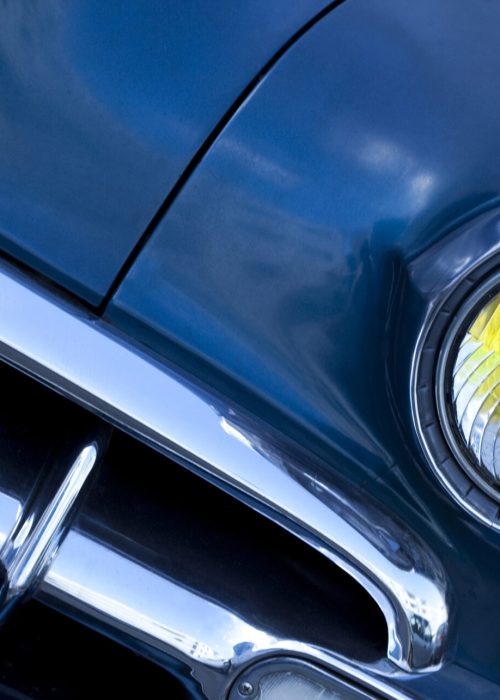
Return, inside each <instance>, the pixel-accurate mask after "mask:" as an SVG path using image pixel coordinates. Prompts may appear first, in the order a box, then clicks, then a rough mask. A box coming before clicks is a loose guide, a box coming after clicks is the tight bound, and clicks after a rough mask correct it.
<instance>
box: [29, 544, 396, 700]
mask: <svg viewBox="0 0 500 700" xmlns="http://www.w3.org/2000/svg"><path fill="white" fill-rule="evenodd" d="M39 596H40V597H41V599H42V600H45V601H47V602H49V603H52V604H56V606H58V607H60V606H61V604H62V605H63V607H67V608H68V609H69V610H70V611H71V612H72V613H73V614H75V613H76V615H77V616H78V617H82V618H83V619H86V620H88V621H91V622H94V623H97V624H98V625H99V626H100V627H101V628H103V629H104V630H105V631H108V632H109V633H111V634H113V633H114V632H115V631H116V630H119V631H120V633H121V634H125V635H126V636H127V638H128V639H129V640H132V641H131V642H130V645H131V646H132V647H134V646H135V648H137V649H138V650H143V649H144V647H145V646H146V647H147V649H148V650H149V651H148V655H149V656H152V657H153V658H156V659H157V660H159V661H160V663H161V659H162V658H164V657H165V656H168V657H174V658H177V659H179V660H180V661H182V662H183V663H185V664H186V665H187V666H188V667H189V668H191V670H192V674H193V677H194V678H195V679H196V680H197V681H198V682H199V683H200V685H201V687H202V688H203V692H204V694H205V695H206V697H207V698H210V700H220V698H222V697H226V693H227V691H228V689H229V688H230V687H231V685H232V683H233V681H234V679H235V677H237V676H238V674H239V673H240V672H241V670H242V669H243V668H246V667H247V665H248V664H249V663H251V662H255V661H257V660H259V659H262V658H267V657H268V656H269V655H272V656H280V655H283V654H284V653H285V654H286V653H288V654H294V655H297V656H300V657H301V658H303V659H314V660H316V661H318V662H320V663H321V664H322V665H323V666H324V667H327V668H329V669H333V670H334V671H337V672H339V673H341V674H342V675H343V676H347V677H350V678H353V679H356V681H357V682H358V683H359V682H362V683H363V684H365V685H366V686H367V687H368V688H371V689H373V690H374V691H376V692H377V697H379V693H381V694H382V695H383V697H390V698H393V699H394V700H404V698H406V696H405V695H404V694H403V693H402V692H400V691H398V690H397V689H395V688H393V687H391V686H390V685H389V683H388V682H387V680H386V679H385V678H383V677H378V676H377V673H380V674H381V675H382V676H388V677H389V678H390V677H391V674H392V669H391V668H389V664H388V663H387V662H385V665H384V663H381V664H380V668H379V669H377V668H376V667H370V666H365V667H361V666H355V665H354V664H352V663H350V662H349V661H347V660H346V659H343V658H342V657H339V656H336V655H334V654H332V653H331V652H329V651H327V650H325V649H321V648H319V647H315V646H311V645H308V644H306V643H303V642H300V641H297V640H289V639H286V638H282V637H280V636H279V635H278V634H277V633H276V632H274V631H269V630H265V629H261V628H258V627H256V626H255V625H253V624H250V623H249V622H247V621H246V620H244V619H243V618H242V617H241V616H240V614H238V612H235V611H233V610H229V609H226V608H225V607H223V606H222V605H220V604H218V603H217V602H214V601H212V600H209V599H207V598H205V597H203V596H201V595H199V594H198V593H196V592H195V591H193V590H190V589H188V588H187V587H184V586H183V585H182V584H180V583H179V582H177V581H173V580H172V579H170V578H168V577H167V576H165V575H164V574H162V572H161V570H152V569H150V568H148V567H146V566H143V565H142V564H140V563H139V562H137V561H136V560H134V559H133V558H132V557H131V556H129V555H128V553H127V552H126V551H122V550H121V549H120V548H116V547H114V546H112V545H111V544H110V543H105V542H103V541H97V540H95V539H93V538H92V537H91V536H89V535H88V534H86V533H85V532H77V531H75V530H72V531H71V532H70V533H69V534H68V535H67V537H66V539H65V541H64V543H63V545H62V546H61V549H60V551H59V553H58V555H57V558H56V559H55V560H54V562H53V564H52V566H51V568H50V569H49V571H48V572H47V575H46V577H45V580H44V581H43V583H42V584H41V588H40V591H39ZM134 642H135V644H134Z"/></svg>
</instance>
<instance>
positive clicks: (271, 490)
mask: <svg viewBox="0 0 500 700" xmlns="http://www.w3.org/2000/svg"><path fill="white" fill-rule="evenodd" d="M0 356H1V357H3V358H4V359H5V360H7V361H8V362H10V363H12V364H14V365H16V366H18V367H20V368H22V369H23V370H24V371H27V372H28V373H30V374H33V375H35V376H37V377H38V378H40V379H41V380H42V381H44V382H46V383H47V384H49V385H51V386H54V387H55V388H57V389H58V390H59V391H60V392H62V393H64V394H66V395H68V396H70V397H72V398H74V399H75V400H76V401H78V402H80V403H82V404H84V405H87V406H90V407H91V408H92V409H93V410H94V411H96V412H98V413H100V414H101V415H105V416H106V417H107V418H108V419H109V420H110V421H111V422H113V423H115V424H116V425H119V426H122V427H123V428H125V429H126V430H127V431H128V432H130V433H132V434H133V435H135V436H137V437H139V438H141V439H143V440H144V441H145V442H147V443H149V444H150V445H152V446H154V447H155V448H156V449H158V450H160V451H163V452H165V453H167V454H170V455H175V456H177V457H178V458H180V459H181V461H182V462H183V463H184V464H186V465H187V466H189V467H190V468H193V469H195V470H197V471H199V472H204V473H206V474H207V475H209V477H211V478H215V479H216V480H218V481H219V482H225V483H226V484H228V485H230V486H231V487H233V488H236V489H238V490H239V491H240V492H242V493H244V494H245V495H246V496H247V497H250V498H251V499H252V502H253V504H254V506H255V507H257V508H259V509H261V510H262V511H263V512H264V513H265V514H266V515H270V516H271V517H273V518H274V519H276V520H277V521H278V522H279V523H280V524H281V525H283V526H284V527H286V528H287V529H289V530H290V531H293V532H294V533H295V534H296V535H297V536H298V537H300V538H302V539H303V540H305V541H307V542H308V543H309V544H311V545H312V546H314V547H315V548H317V549H318V550H319V551H320V552H321V553H322V554H324V555H325V556H326V557H327V558H329V559H330V560H331V561H333V562H335V563H336V564H338V565H339V566H341V567H342V568H343V569H344V570H346V571H347V572H348V573H349V574H351V575H352V576H353V577H354V578H355V579H356V580H357V581H358V582H359V583H361V585H363V586H364V587H365V588H366V589H367V590H368V592H369V593H370V594H371V595H372V596H373V597H374V598H375V599H376V601H377V602H378V604H379V605H380V607H381V609H382V611H383V613H384V615H385V618H386V621H387V626H388V632H389V635H388V637H389V643H388V649H387V656H388V659H389V660H390V661H391V662H393V663H394V664H395V665H396V666H397V667H399V668H400V669H404V670H407V671H412V672H417V671H431V670H436V669H438V668H440V666H441V665H442V663H443V658H444V654H445V652H446V649H447V645H448V634H449V605H450V603H449V590H448V583H447V579H446V576H445V574H444V572H443V570H442V567H441V566H440V564H439V562H438V561H437V560H436V558H435V557H434V556H433V555H432V553H431V552H430V551H429V550H428V549H427V547H426V546H425V545H424V544H423V543H422V542H421V541H419V540H418V539H417V538H416V537H414V536H413V535H412V534H411V533H410V532H408V531H407V529H406V528H404V527H403V526H401V525H400V524H398V523H397V522H396V521H395V520H394V519H393V518H392V517H390V516H389V515H388V514H386V513H384V511H383V508H382V507H381V506H379V505H378V504H376V503H373V502H372V501H371V500H370V498H369V497H368V496H367V494H366V493H359V494H356V493H354V491H353V490H352V489H351V488H350V487H346V485H345V484H342V483H340V481H338V480H337V477H336V476H335V473H334V471H333V470H331V469H328V468H325V466H324V465H322V464H320V463H317V462H315V460H313V459H312V457H310V456H309V455H303V454H301V453H300V451H299V449H298V448H296V447H291V446H290V445H289V444H288V443H286V441H284V439H283V438H281V437H277V436H276V435H274V434H273V433H272V432H269V431H268V430H265V429H263V427H262V425H260V424H259V423H258V422H255V421H253V420H250V419H249V418H248V417H246V416H244V415H243V414H240V412H238V411H236V410H235V409H234V408H232V407H230V406H228V405H227V403H226V402H225V401H223V400H221V399H220V398H219V397H217V396H214V395H212V394H209V393H207V392H206V391H203V390H201V389H200V388H198V387H197V386H196V385H194V384H192V383H190V382H188V381H187V380H185V379H183V378H182V377H180V376H179V375H177V374H176V373H174V372H173V371H172V370H171V369H169V368H167V367H165V366H162V365H160V364H159V363H157V362H156V361H155V360H154V359H153V358H152V357H151V356H149V355H147V354H145V353H144V352H143V351H141V350H140V349H139V348H137V347H134V346H132V345H130V344H128V342H127V341H126V340H124V339H121V338H119V337H118V336H116V335H114V334H113V331H112V329H111V328H109V327H106V325H105V324H103V323H102V322H101V321H99V320H97V319H95V318H93V317H90V316H88V315H86V314H84V313H81V312H78V311H77V310H76V309H75V308H73V307H71V306H69V305H68V306H66V305H64V304H62V303H61V302H60V301H59V300H57V299H55V298H53V297H51V296H50V295H49V294H48V293H46V292H42V291H41V290H40V289H36V288H34V287H33V286H32V283H31V282H30V281H29V280H26V279H24V278H22V277H20V276H19V275H18V274H17V273H15V272H13V271H12V270H9V269H8V268H7V267H4V268H3V269H2V271H1V272H0ZM58 561H63V559H62V556H61V559H60V560H59V559H58ZM74 563H75V565H76V564H77V562H76V561H75V562H74ZM80 573H81V576H84V575H85V576H92V575H93V571H92V570H89V571H81V572H80ZM56 575H57V569H53V570H51V573H50V577H52V578H49V582H50V581H52V583H54V579H53V577H54V576H56ZM117 578H120V577H113V579H112V580H113V581H116V579H117ZM58 580H59V581H60V582H61V588H62V589H64V586H65V585H66V584H63V583H62V582H63V580H66V579H64V578H63V579H61V578H59V579H58ZM70 580H71V581H73V582H74V586H75V589H74V590H75V595H74V597H75V599H76V598H78V596H79V595H82V596H84V594H85V586H82V583H81V580H80V579H79V578H77V577H76V576H75V577H73V575H72V576H70ZM84 580H85V579H84ZM102 585H104V586H106V585H107V584H106V583H105V581H104V582H103V583H102ZM112 585H113V586H114V585H115V583H113V584H112ZM96 588H97V590H95V589H96ZM90 590H92V591H95V593H96V595H95V596H94V593H92V594H91V601H90V604H91V605H93V606H95V607H96V609H97V608H99V607H102V609H103V610H104V612H103V614H104V615H109V614H110V612H111V613H113V615H114V616H115V618H116V620H117V624H118V622H119V621H120V620H121V619H122V618H123V620H122V623H121V624H123V625H124V626H127V627H130V626H131V625H132V624H138V621H139V622H140V623H141V624H139V629H142V627H144V626H145V629H143V630H142V631H143V633H145V634H146V633H147V634H151V633H152V632H153V631H155V632H156V633H157V634H158V635H159V638H160V639H161V638H162V635H164V634H165V631H164V630H165V629H169V622H168V620H165V625H161V624H159V623H158V622H157V621H156V617H154V616H152V611H149V612H148V611H145V610H142V609H141V607H140V608H139V609H140V612H139V613H137V610H136V608H135V604H136V602H137V601H135V600H134V601H131V600H129V599H128V597H129V596H130V595H132V590H128V589H127V588H126V589H125V590H124V591H123V595H124V596H125V602H124V603H121V602H120V596H116V595H115V593H114V592H111V593H112V594H111V595H108V593H107V592H103V591H102V590H100V588H99V587H95V586H90ZM141 590H144V589H141ZM77 592H78V593H77ZM89 595H90V594H89ZM143 597H144V596H143ZM92 601H93V602H92ZM96 601H97V602H96ZM144 604H146V605H148V604H149V603H148V602H147V601H145V602H143V603H141V606H142V605H144ZM179 609H180V608H179ZM157 614H158V610H157V608H156V607H155V615H157ZM128 615H132V617H133V623H132V621H131V619H129V618H128V617H127V616H128ZM198 624H203V621H202V620H201V619H200V620H199V621H198V622H197V625H198ZM141 625H142V627H141ZM224 625H228V626H229V629H232V628H233V626H234V623H233V621H226V622H224ZM224 625H223V627H224ZM212 629H217V625H213V626H212ZM194 632H195V634H192V635H191V634H188V635H187V639H189V640H190V641H192V640H193V639H196V640H200V639H203V638H205V639H206V641H204V642H203V644H201V645H198V644H196V654H200V653H201V654H202V655H203V656H204V658H205V657H206V663H207V664H209V665H210V664H216V665H217V664H220V663H227V661H228V658H229V657H228V652H227V650H224V649H220V648H219V646H218V645H219V644H220V643H221V640H220V638H219V637H217V638H216V639H212V637H211V635H210V634H209V635H208V637H207V634H206V633H205V635H202V636H201V637H200V636H199V635H198V632H199V630H198V629H197V628H196V629H195V630H194ZM226 637H227V636H225V637H224V638H226ZM180 643H181V642H180ZM186 643H188V642H186ZM267 643H268V640H266V639H264V644H265V645H266V644H267ZM230 646H231V648H232V645H230ZM200 649H201V651H200ZM230 658H232V656H231V657H230Z"/></svg>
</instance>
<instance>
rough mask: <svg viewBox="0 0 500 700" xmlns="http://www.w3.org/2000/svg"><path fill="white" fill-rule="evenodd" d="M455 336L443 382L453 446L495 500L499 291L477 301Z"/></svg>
mask: <svg viewBox="0 0 500 700" xmlns="http://www.w3.org/2000/svg"><path fill="white" fill-rule="evenodd" d="M461 335H462V337H459V338H458V339H457V340H458V343H457V347H456V350H455V351H454V356H453V358H452V362H451V364H450V370H449V371H450V377H449V379H448V381H449V385H450V393H451V397H450V398H451V407H450V408H451V413H452V420H453V423H454V428H455V430H456V432H457V433H458V441H459V442H458V446H459V447H460V448H461V450H462V452H463V453H464V455H465V456H466V457H467V458H468V460H469V461H470V465H471V467H472V469H473V474H474V475H475V476H477V477H479V478H480V479H481V483H482V485H483V486H484V485H485V484H486V485H488V487H490V486H492V487H493V489H492V495H493V496H494V497H495V498H497V499H498V500H500V490H499V487H500V293H498V294H495V295H494V296H493V298H491V299H486V300H485V303H484V302H483V304H482V306H481V309H480V310H479V311H478V312H477V313H475V314H474V317H473V318H472V320H471V322H470V323H469V324H468V326H467V328H466V329H465V333H463V334H461ZM455 447H456V445H455ZM490 490H491V489H490Z"/></svg>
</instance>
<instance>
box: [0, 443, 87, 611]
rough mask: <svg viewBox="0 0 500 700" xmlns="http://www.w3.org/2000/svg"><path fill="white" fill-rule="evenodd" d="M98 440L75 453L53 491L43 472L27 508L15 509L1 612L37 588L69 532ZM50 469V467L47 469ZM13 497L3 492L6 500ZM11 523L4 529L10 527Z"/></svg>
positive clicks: (4, 553)
mask: <svg viewBox="0 0 500 700" xmlns="http://www.w3.org/2000/svg"><path fill="white" fill-rule="evenodd" d="M97 456H98V446H97V443H92V444H89V445H86V446H85V447H84V448H83V449H82V450H81V451H80V452H79V453H78V455H77V456H76V459H75V460H74V462H73V464H69V465H68V469H67V471H66V472H65V473H63V474H62V481H61V482H60V484H59V487H58V488H57V490H56V491H55V493H54V492H53V490H52V489H51V488H50V486H49V488H47V482H48V483H49V485H50V479H49V480H46V479H45V478H44V477H45V476H46V474H45V473H44V472H43V471H42V478H41V479H39V481H38V487H37V489H36V492H35V495H34V497H33V498H31V499H30V500H29V501H28V504H27V506H26V508H25V509H22V508H21V507H20V505H18V507H17V508H16V517H15V518H13V520H12V521H11V530H10V532H6V533H5V534H4V533H2V535H4V540H3V544H2V548H1V550H0V562H1V565H2V573H3V579H4V580H3V581H2V586H1V589H0V603H1V606H2V607H1V610H0V615H5V614H6V612H7V611H10V609H11V608H12V606H13V604H14V603H15V602H17V601H18V600H19V599H20V598H21V597H23V596H24V595H26V594H27V593H28V592H29V591H30V590H31V589H32V588H34V587H35V585H36V583H37V581H38V580H39V579H40V578H41V577H43V575H44V573H45V570H46V569H47V567H48V566H49V565H50V563H51V561H52V559H53V557H54V556H55V554H56V552H57V550H58V547H59V545H60V543H61V541H62V539H63V537H64V535H65V534H66V532H67V530H68V526H69V520H70V517H71V514H72V511H73V509H74V506H75V503H76V501H77V499H78V497H79V496H80V494H81V492H82V488H83V486H84V485H85V482H86V481H87V479H88V478H89V476H90V473H91V471H92V469H93V467H94V466H95V464H96V461H97ZM45 471H47V470H45ZM9 498H11V500H13V502H14V503H16V501H15V499H12V497H9V496H8V495H4V496H3V498H2V504H1V505H2V511H3V512H7V513H8V512H9V511H11V509H10V508H9V507H7V508H6V509H5V504H4V501H6V500H7V499H9ZM8 527H9V525H7V527H6V528H5V529H6V530H7V529H8Z"/></svg>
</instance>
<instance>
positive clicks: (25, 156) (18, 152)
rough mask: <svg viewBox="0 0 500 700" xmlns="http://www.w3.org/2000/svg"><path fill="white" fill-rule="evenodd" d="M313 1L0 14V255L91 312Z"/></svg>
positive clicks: (56, 7) (186, 0)
mask: <svg viewBox="0 0 500 700" xmlns="http://www.w3.org/2000/svg"><path fill="white" fill-rule="evenodd" d="M326 4H327V3H326V2H325V1H324V0H299V1H295V2H293V3H290V2H288V1H287V0H253V1H252V2H251V3H248V2H240V3H235V2H230V1H229V0H214V1H212V2H210V3H207V2H205V1H204V0H183V1H182V2H176V1H174V0H169V1H166V2H165V1H164V0H150V1H149V2H147V3H144V2H140V0H132V2H126V3H123V2H119V1H118V0H107V1H106V2H99V1H98V0H77V2H71V3H68V2H65V1H64V0H48V1H46V0H38V1H36V2H31V0H19V1H18V2H8V3H4V4H3V5H2V9H1V14H0V93H1V95H2V99H1V101H0V125H1V126H0V248H1V249H2V250H4V251H6V252H8V253H10V254H11V255H13V256H15V257H17V258H18V259H20V260H21V261H23V262H24V263H26V264H28V265H29V266H31V267H33V268H34V269H36V270H38V271H40V272H42V273H44V274H45V275H47V276H48V277H50V278H52V279H53V280H55V281H56V282H58V283H60V284H63V285H65V286H66V287H67V288H69V289H70V290H71V291H73V292H75V293H77V294H79V295H80V296H81V297H83V298H84V299H86V300H87V301H89V302H90V303H92V304H97V303H99V301H100V300H101V299H102V297H103V295H104V294H105V292H106V291H107V289H108V288H109V286H110V285H111V283H112V282H113V280H114V278H115V276H116V274H117V273H118V271H119V269H120V267H121V266H122V264H123V263H124V261H125V259H126V258H127V256H128V255H129V253H130V251H131V250H132V249H133V247H134V245H135V244H136V243H137V241H138V240H139V239H140V237H141V235H142V233H143V232H144V230H145V229H146V227H147V226H148V223H149V222H150V220H151V219H152V217H153V215H154V214H155V212H156V211H157V209H158V207H159V206H160V205H161V204H162V202H163V200H164V199H165V197H166V196H167V194H168V192H169V191H170V190H171V188H172V187H173V186H174V185H175V183H176V182H177V180H178V178H179V176H180V174H181V173H182V172H183V170H184V169H185V167H186V166H187V164H188V163H189V161H190V159H191V158H192V157H193V156H194V154H195V153H196V151H197V149H198V148H199V147H200V146H201V145H202V143H203V141H204V140H205V139H206V138H207V137H208V136H209V134H210V133H211V131H212V129H213V128H214V127H215V126H216V124H217V122H218V120H219V119H220V118H221V117H222V115H223V114H224V113H225V111H226V110H228V109H229V108H230V107H231V105H232V103H233V102H234V101H235V100H236V99H237V98H238V96H239V95H240V93H241V92H242V91H243V90H244V89H245V87H246V86H247V84H248V83H249V82H250V81H251V80H252V79H253V78H254V76H255V75H256V74H257V73H258V72H259V71H260V70H261V68H262V67H263V65H264V64H265V63H266V62H267V61H268V60H269V59H270V58H271V57H272V55H273V54H274V53H275V52H276V51H277V50H279V49H280V48H281V46H282V44H284V43H285V42H286V41H287V40H288V39H289V37H290V36H291V35H292V34H293V33H294V32H296V31H297V30H298V29H299V28H300V27H301V26H302V25H303V24H304V23H306V22H307V21H308V20H309V19H311V17H312V16H313V15H314V14H315V13H316V12H318V10H321V9H322V8H323V7H324V6H325V5H326Z"/></svg>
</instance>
